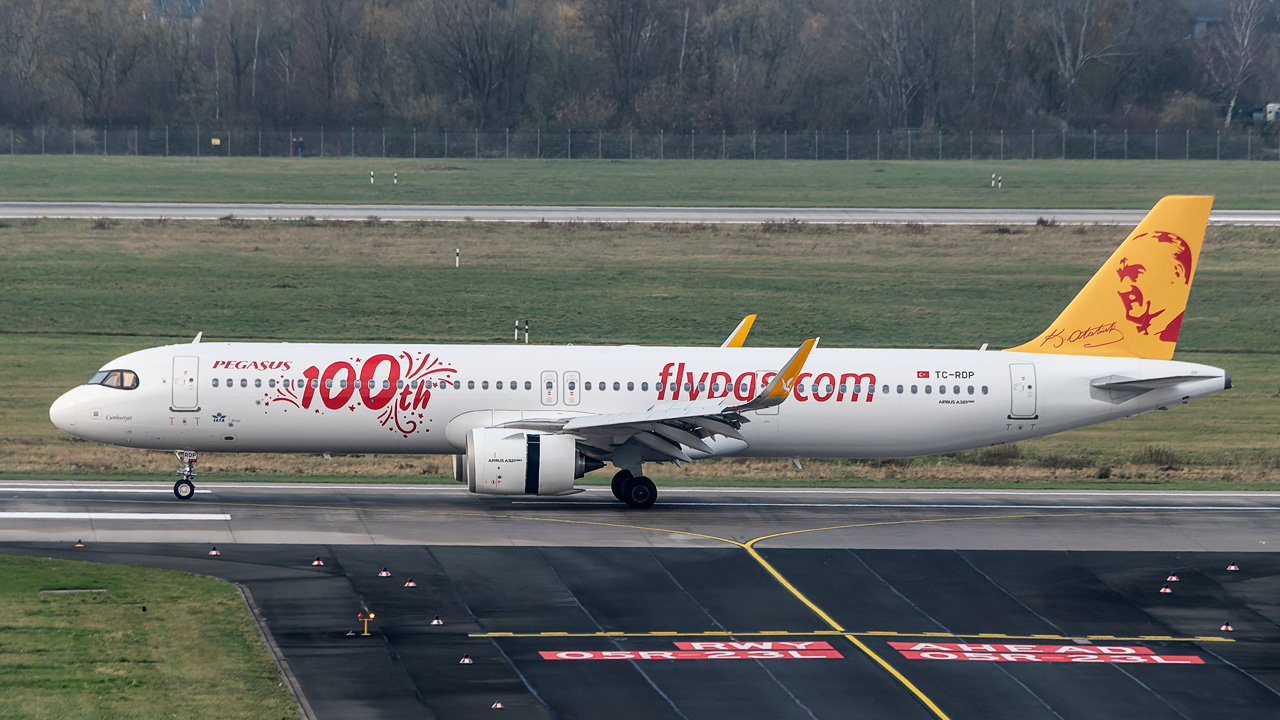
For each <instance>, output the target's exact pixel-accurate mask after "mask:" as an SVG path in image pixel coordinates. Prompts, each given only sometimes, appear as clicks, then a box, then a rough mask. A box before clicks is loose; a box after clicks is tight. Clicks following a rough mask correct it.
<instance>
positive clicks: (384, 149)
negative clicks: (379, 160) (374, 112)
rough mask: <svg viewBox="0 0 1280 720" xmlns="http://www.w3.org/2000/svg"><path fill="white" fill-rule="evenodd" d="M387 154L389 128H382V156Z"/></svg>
mask: <svg viewBox="0 0 1280 720" xmlns="http://www.w3.org/2000/svg"><path fill="white" fill-rule="evenodd" d="M386 156H387V129H386V128H382V157H384V158H385V157H386Z"/></svg>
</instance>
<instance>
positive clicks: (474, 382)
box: [467, 380, 476, 390]
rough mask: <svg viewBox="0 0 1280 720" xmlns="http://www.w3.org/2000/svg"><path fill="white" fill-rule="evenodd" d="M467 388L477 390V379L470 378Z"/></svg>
mask: <svg viewBox="0 0 1280 720" xmlns="http://www.w3.org/2000/svg"><path fill="white" fill-rule="evenodd" d="M467 389H468V390H475V389H476V381H475V380H468V381H467Z"/></svg>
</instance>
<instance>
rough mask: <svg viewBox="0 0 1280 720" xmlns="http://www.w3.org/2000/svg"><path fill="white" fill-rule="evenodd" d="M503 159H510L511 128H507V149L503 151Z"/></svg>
mask: <svg viewBox="0 0 1280 720" xmlns="http://www.w3.org/2000/svg"><path fill="white" fill-rule="evenodd" d="M505 159H507V160H510V159H511V128H507V149H506V151H505Z"/></svg>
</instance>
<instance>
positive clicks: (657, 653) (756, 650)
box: [538, 642, 844, 660]
mask: <svg viewBox="0 0 1280 720" xmlns="http://www.w3.org/2000/svg"><path fill="white" fill-rule="evenodd" d="M675 646H676V648H677V649H676V650H558V651H557V650H543V651H541V652H539V653H538V654H539V655H541V656H542V659H544V660H816V659H840V658H843V657H844V656H843V655H841V654H840V653H839V651H837V650H835V649H833V648H832V647H831V645H830V643H825V642H678V643H675Z"/></svg>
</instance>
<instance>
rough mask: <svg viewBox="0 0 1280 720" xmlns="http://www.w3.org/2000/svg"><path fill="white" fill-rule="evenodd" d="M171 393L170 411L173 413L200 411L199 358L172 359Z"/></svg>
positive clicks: (178, 357)
mask: <svg viewBox="0 0 1280 720" xmlns="http://www.w3.org/2000/svg"><path fill="white" fill-rule="evenodd" d="M172 393H173V396H172V399H171V403H172V404H171V405H170V406H169V409H170V410H172V411H174V412H198V411H199V410H200V402H199V400H200V398H199V393H200V358H198V357H194V356H190V355H180V356H175V357H174V358H173V391H172Z"/></svg>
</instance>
